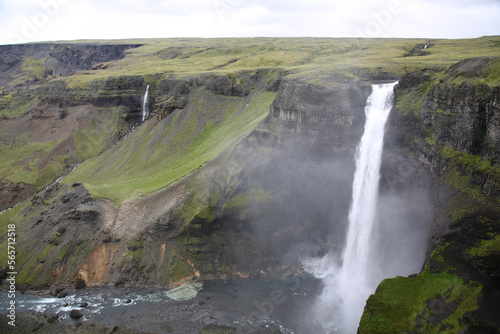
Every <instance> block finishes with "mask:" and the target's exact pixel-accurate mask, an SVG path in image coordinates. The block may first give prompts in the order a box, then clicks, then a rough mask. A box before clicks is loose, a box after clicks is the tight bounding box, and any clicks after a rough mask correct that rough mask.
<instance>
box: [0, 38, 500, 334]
mask: <svg viewBox="0 0 500 334" xmlns="http://www.w3.org/2000/svg"><path fill="white" fill-rule="evenodd" d="M420 42H421V41H419V40H365V41H360V40H344V39H341V40H335V39H276V40H272V41H271V40H268V39H240V40H232V39H217V40H213V41H206V40H197V39H193V40H181V39H179V40H166V41H156V40H154V41H148V40H144V41H130V42H127V43H124V44H119V43H112V44H109V45H108V44H106V43H94V44H92V43H90V44H81V43H75V44H73V43H66V44H57V43H56V44H52V45H46V44H35V45H33V46H1V47H0V51H1V52H0V54H1V55H2V56H1V57H0V66H1V71H2V72H1V74H0V87H1V88H0V89H1V92H0V113H1V115H2V119H1V121H0V138H1V146H0V147H1V151H2V157H4V160H3V162H2V164H0V172H1V174H0V182H1V184H0V186H1V187H0V190H1V191H0V196H1V197H0V199H1V200H0V203H1V204H2V207H1V208H0V209H4V208H9V207H11V206H12V205H14V204H16V203H18V205H17V206H15V207H14V208H12V209H10V210H8V211H6V212H4V213H2V214H0V228H1V230H0V231H2V236H1V237H0V242H1V244H0V263H4V264H6V263H7V260H6V259H7V258H6V255H7V252H6V247H7V241H6V237H5V236H6V233H3V232H5V231H7V225H9V224H15V225H16V233H17V235H18V236H19V237H18V239H17V240H18V242H17V244H16V248H17V254H16V266H17V267H16V268H17V270H18V272H19V274H18V276H17V283H18V285H19V287H20V288H21V289H23V290H28V291H29V290H44V291H47V290H52V291H53V290H55V289H56V288H57V287H65V286H70V285H72V286H75V287H77V288H82V287H84V286H101V285H116V286H123V285H125V286H137V287H141V286H159V287H168V286H175V285H179V284H181V283H184V282H188V281H192V280H204V279H214V278H224V279H225V278H229V277H250V278H257V277H261V276H265V277H266V276H270V277H283V276H287V275H296V274H297V273H300V272H301V271H302V270H303V269H302V261H301V259H302V258H304V257H308V256H310V257H315V256H322V255H324V254H327V253H333V254H337V255H338V254H339V253H340V251H341V249H342V247H343V244H344V242H345V230H346V224H347V217H348V210H349V205H350V200H351V188H352V180H353V171H354V156H355V154H356V146H357V144H358V141H359V139H360V137H361V135H362V132H363V126H364V121H365V115H364V106H365V103H366V98H367V96H368V95H369V94H370V84H372V83H378V82H385V81H394V80H396V79H398V80H399V84H398V86H396V92H395V93H396V94H395V106H394V108H393V111H392V113H391V116H390V120H389V125H388V127H387V133H386V144H385V148H384V158H383V161H384V162H383V166H382V171H381V173H382V176H381V184H380V185H381V186H380V198H381V204H380V207H379V211H380V213H379V220H380V221H381V222H382V221H386V222H391V224H389V225H387V226H386V227H385V230H384V229H383V230H382V232H381V233H383V234H385V235H386V236H387V238H386V239H385V240H386V243H385V252H384V254H385V258H384V259H378V260H374V261H377V265H378V266H380V267H383V268H385V269H387V271H388V272H391V270H393V269H394V268H396V267H397V266H398V261H406V260H407V257H405V256H404V255H405V254H406V255H408V254H412V253H413V254H416V255H415V257H416V258H418V259H419V261H420V262H421V263H422V262H423V263H424V265H423V267H422V271H421V273H415V275H412V276H409V277H397V278H393V279H387V280H384V281H383V282H382V283H381V284H380V286H379V288H378V290H377V292H376V293H375V294H374V295H372V296H371V297H370V299H369V300H368V303H367V306H366V308H365V313H364V315H363V318H362V320H361V324H360V328H359V332H360V333H390V332H395V333H400V332H423V331H424V332H427V331H430V332H432V331H435V332H439V331H445V330H448V331H449V332H453V333H455V332H456V333H458V332H460V331H464V330H468V331H471V332H474V331H477V332H480V331H493V332H494V331H495V330H498V328H500V324H499V323H498V320H497V319H496V317H495V315H496V314H497V313H498V306H496V305H497V301H498V298H499V293H500V292H499V284H498V273H499V269H498V256H499V255H498V254H499V249H498V239H499V237H498V233H499V228H498V226H497V225H498V224H497V223H496V222H497V221H498V217H499V212H498V204H499V187H500V181H499V180H500V179H499V176H500V173H499V169H498V166H497V163H498V158H499V154H500V142H499V140H500V135H499V131H500V129H499V128H500V125H499V115H500V114H499V110H498V108H499V94H500V91H499V88H498V87H499V84H500V83H499V75H498V73H499V72H498V71H499V70H498V69H499V64H500V61H499V58H498V56H499V54H500V49H499V47H498V45H499V40H498V38H497V37H486V38H482V39H476V40H468V41H440V40H436V41H433V43H432V47H430V48H429V49H428V53H426V54H418V53H417V54H414V55H413V54H412V55H408V54H407V53H406V52H405V50H408V49H413V48H418V45H420V44H421V43H420ZM235 43H236V45H237V46H235ZM424 44H425V43H424ZM450 45H452V46H455V47H457V48H458V49H457V50H460V47H468V48H469V49H474V54H472V55H471V54H467V55H465V54H463V53H462V52H460V51H456V50H455V49H453V48H451V49H450ZM389 55H390V56H389ZM475 55H477V56H478V57H474V58H471V56H475ZM148 85H149V87H150V97H149V101H148V102H149V108H150V117H149V118H148V119H147V120H145V121H144V122H141V118H142V110H141V109H142V104H143V98H144V93H145V91H146V87H147V86H148ZM75 166H77V167H76V168H75V169H74V170H73V167H75ZM60 177H62V179H58V178H60ZM56 180H57V182H54V181H56ZM402 243H405V244H406V252H405V253H404V254H395V251H394V249H396V247H395V246H396V245H401V244H402ZM427 243H428V246H426V244H427ZM393 246H394V247H393ZM407 253H408V254H407ZM388 259H391V261H388ZM413 260H414V257H412V261H413ZM2 268H3V272H4V273H5V272H6V271H7V270H6V267H5V266H4V265H2ZM394 291H397V295H398V297H397V298H395V297H394ZM396 310H397V312H396Z"/></svg>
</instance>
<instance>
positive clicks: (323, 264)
mask: <svg viewBox="0 0 500 334" xmlns="http://www.w3.org/2000/svg"><path fill="white" fill-rule="evenodd" d="M396 84H397V82H395V83H391V84H375V85H372V94H371V95H370V96H369V97H368V100H367V102H366V107H365V114H366V123H365V129H364V133H363V136H362V138H361V141H360V143H359V145H358V148H357V154H356V170H355V173H354V181H353V187H352V190H353V194H352V203H351V207H350V211H349V227H348V232H347V239H346V245H345V249H344V252H343V254H342V259H341V265H338V264H337V262H338V258H336V257H335V256H334V255H332V254H329V255H327V256H325V257H323V258H321V259H308V260H306V261H305V262H304V268H305V269H306V270H308V271H309V272H311V273H313V274H314V275H315V276H316V277H318V278H321V279H322V281H323V284H324V289H323V292H322V294H321V296H320V298H319V299H318V302H317V305H316V307H315V310H314V313H315V317H317V319H318V320H319V321H320V323H321V324H322V326H323V327H324V328H325V330H326V333H337V332H339V331H340V333H343V334H352V333H356V329H357V327H358V324H359V319H360V318H361V315H362V313H363V309H364V305H365V303H366V299H367V298H368V297H369V295H370V294H372V293H373V292H374V291H375V288H376V286H377V284H378V283H379V282H370V273H371V271H372V268H371V263H370V258H371V257H372V256H376V254H374V253H375V251H374V250H375V248H374V245H373V244H372V241H373V240H372V238H373V234H372V231H373V227H374V223H375V215H376V205H377V197H378V184H379V179H380V174H379V173H380V165H381V160H382V148H383V139H384V128H385V122H386V120H387V117H388V115H389V112H390V110H391V108H392V101H393V96H394V93H393V90H394V86H395V85H396Z"/></svg>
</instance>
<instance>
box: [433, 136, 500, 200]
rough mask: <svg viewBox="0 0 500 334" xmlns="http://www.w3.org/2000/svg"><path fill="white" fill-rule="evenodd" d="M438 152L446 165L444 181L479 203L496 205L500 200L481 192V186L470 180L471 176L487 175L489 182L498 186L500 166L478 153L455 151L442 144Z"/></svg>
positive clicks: (499, 183) (499, 185) (499, 184)
mask: <svg viewBox="0 0 500 334" xmlns="http://www.w3.org/2000/svg"><path fill="white" fill-rule="evenodd" d="M440 154H441V158H442V160H443V163H445V164H446V166H447V168H446V170H445V172H444V177H445V182H446V183H448V184H449V185H451V186H453V187H454V188H456V189H459V190H460V191H462V192H464V193H466V194H467V195H469V196H470V197H471V198H472V199H474V200H476V201H478V202H479V203H482V204H485V205H491V206H493V207H498V204H499V203H500V202H499V201H498V200H496V201H495V199H490V198H489V197H487V196H486V195H485V194H484V193H483V192H482V190H481V187H480V186H479V185H475V184H474V182H472V181H473V180H472V178H473V177H477V176H478V175H481V176H484V175H489V178H490V180H491V181H490V182H492V184H493V185H494V186H495V187H500V167H498V166H497V165H492V163H491V162H490V161H489V160H485V159H483V158H482V157H481V156H479V155H472V154H467V153H463V152H459V151H455V150H454V149H452V148H451V147H448V146H442V147H441V149H440Z"/></svg>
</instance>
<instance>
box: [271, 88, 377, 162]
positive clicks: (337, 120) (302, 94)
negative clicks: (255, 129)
mask: <svg viewBox="0 0 500 334" xmlns="http://www.w3.org/2000/svg"><path fill="white" fill-rule="evenodd" d="M369 93H370V88H369V85H368V84H359V83H352V84H332V85H314V84H309V83H307V82H301V81H300V80H290V79H286V80H284V81H283V82H282V84H281V86H280V89H279V90H278V94H277V96H276V99H275V100H274V102H273V104H272V106H271V111H270V116H269V120H268V127H269V129H270V130H271V131H273V132H275V133H276V134H277V135H278V138H279V141H280V142H287V141H296V142H301V143H303V144H306V145H308V146H315V147H322V148H323V149H326V150H331V151H334V152H337V153H339V152H341V151H346V150H353V148H355V146H356V144H357V142H358V141H357V139H359V138H361V135H362V132H363V126H364V120H365V114H364V107H365V103H366V98H367V97H368V95H369Z"/></svg>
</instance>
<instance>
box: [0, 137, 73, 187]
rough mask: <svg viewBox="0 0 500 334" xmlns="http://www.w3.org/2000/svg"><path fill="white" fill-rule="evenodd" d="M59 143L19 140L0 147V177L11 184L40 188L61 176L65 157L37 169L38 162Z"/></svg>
mask: <svg viewBox="0 0 500 334" xmlns="http://www.w3.org/2000/svg"><path fill="white" fill-rule="evenodd" d="M58 144H59V142H55V141H45V142H28V140H27V139H26V138H20V139H19V141H17V142H16V143H14V144H2V145H0V154H1V155H2V159H1V160H0V175H2V178H3V179H4V180H7V181H9V182H12V183H20V182H22V183H26V184H32V185H34V186H36V187H37V188H41V187H43V186H45V185H47V184H48V183H50V182H51V181H53V180H54V179H55V178H57V176H59V175H61V174H63V171H64V167H65V162H64V160H65V157H64V156H59V158H58V159H56V160H55V161H54V162H53V163H51V164H49V165H47V166H46V167H44V168H43V169H41V170H40V169H39V167H38V164H39V160H40V159H41V158H43V157H44V155H46V154H48V153H49V152H50V151H51V150H52V149H54V148H55V147H56V146H57V145H58Z"/></svg>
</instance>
